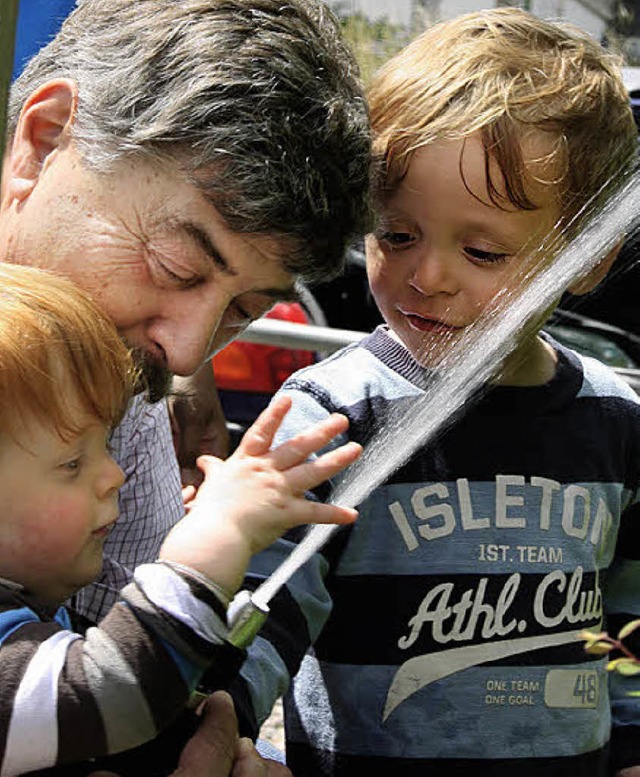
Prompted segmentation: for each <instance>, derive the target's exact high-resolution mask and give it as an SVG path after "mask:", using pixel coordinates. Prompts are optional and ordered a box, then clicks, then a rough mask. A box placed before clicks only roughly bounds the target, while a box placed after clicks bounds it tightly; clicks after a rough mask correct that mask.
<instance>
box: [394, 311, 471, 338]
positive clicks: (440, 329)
mask: <svg viewBox="0 0 640 777" xmlns="http://www.w3.org/2000/svg"><path fill="white" fill-rule="evenodd" d="M404 316H405V318H406V319H407V321H408V322H409V325H410V326H411V327H412V328H413V329H417V330H418V331H419V332H437V333H446V332H459V331H461V330H462V329H463V327H461V326H453V325H451V324H447V323H445V322H444V321H440V319H438V318H428V317H426V316H420V315H418V314H417V313H410V312H405V313H404Z"/></svg>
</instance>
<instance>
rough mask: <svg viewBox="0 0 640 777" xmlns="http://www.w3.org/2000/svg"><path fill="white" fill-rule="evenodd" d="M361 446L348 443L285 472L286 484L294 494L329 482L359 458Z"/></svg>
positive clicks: (355, 443)
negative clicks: (326, 481)
mask: <svg viewBox="0 0 640 777" xmlns="http://www.w3.org/2000/svg"><path fill="white" fill-rule="evenodd" d="M361 453H362V445H360V444H359V443H357V442H348V443H346V444H345V445H341V446H340V447H339V448H336V449H335V450H332V451H329V452H328V453H323V454H322V456H318V458H317V459H313V460H312V461H305V462H304V463H303V464H299V465H298V466H297V467H292V468H291V469H290V470H288V471H287V472H286V475H285V477H286V479H287V484H288V485H289V487H290V488H291V490H292V491H293V492H294V493H304V492H305V491H309V489H311V488H315V487H316V486H319V485H320V483H324V481H325V480H329V478H332V477H333V476H334V475H337V474H338V472H340V471H341V470H343V469H344V468H345V467H348V466H349V465H350V464H353V462H354V461H355V460H356V459H357V458H359V457H360V454H361Z"/></svg>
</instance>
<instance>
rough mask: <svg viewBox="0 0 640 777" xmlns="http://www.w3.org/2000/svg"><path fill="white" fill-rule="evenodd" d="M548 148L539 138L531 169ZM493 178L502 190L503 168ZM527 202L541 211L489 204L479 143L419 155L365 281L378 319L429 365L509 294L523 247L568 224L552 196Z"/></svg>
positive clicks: (457, 143)
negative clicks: (562, 221)
mask: <svg viewBox="0 0 640 777" xmlns="http://www.w3.org/2000/svg"><path fill="white" fill-rule="evenodd" d="M536 140H537V142H535V141H536ZM463 145H464V154H463V155H462V157H461V153H462V151H463ZM543 145H544V144H543V141H542V139H541V138H538V139H536V138H535V137H534V138H532V140H531V141H530V143H529V144H528V145H527V146H526V147H525V148H524V149H523V153H524V157H525V161H526V160H531V166H532V168H533V167H534V163H533V160H534V159H540V158H541V157H542V156H543V154H544V152H545V148H544V147H542V146H543ZM547 150H548V149H547ZM532 172H536V171H535V170H534V169H532ZM539 172H541V173H542V172H543V171H539ZM544 172H545V173H546V175H547V176H549V171H544ZM463 176H464V180H463ZM492 179H493V181H494V182H495V183H497V182H499V181H501V178H500V176H499V173H498V170H497V169H496V170H492ZM498 188H499V187H498ZM527 194H528V195H529V197H530V198H531V199H532V200H533V201H534V202H535V203H536V204H537V205H539V208H538V209H536V210H529V211H525V210H516V209H515V207H514V206H511V205H509V210H508V211H506V210H501V209H499V208H497V207H496V206H495V205H493V204H492V203H491V201H490V200H489V196H488V193H487V182H486V175H485V157H484V150H483V148H482V144H481V141H480V139H479V137H476V136H472V137H471V138H468V139H467V140H466V142H463V141H462V140H451V141H441V142H438V143H434V144H432V145H429V146H426V147H423V148H422V149H420V150H419V151H417V152H416V153H415V154H414V156H413V158H412V161H411V164H410V166H409V169H408V172H407V175H406V176H405V178H404V180H403V181H402V183H401V185H400V187H399V188H398V190H397V191H396V192H395V193H394V195H393V196H392V197H391V199H390V200H389V201H388V203H387V204H386V206H385V209H384V212H383V213H382V216H381V220H380V228H379V229H378V231H377V232H376V234H375V235H371V236H369V237H368V239H367V272H368V275H369V282H370V284H371V289H372V292H373V296H374V297H375V300H376V302H377V304H378V307H379V308H380V312H381V313H382V315H383V316H384V318H385V320H386V321H387V323H388V324H389V326H390V328H391V329H392V330H393V332H394V333H395V335H396V336H397V337H399V338H400V339H401V340H402V342H403V343H404V344H405V346H406V347H407V348H408V349H409V351H410V352H411V353H412V355H413V356H414V358H416V359H417V360H418V361H419V362H421V363H422V364H423V365H425V366H429V365H433V364H435V363H436V362H437V361H438V359H439V358H440V357H441V356H442V355H443V353H444V352H446V351H447V350H448V349H450V347H451V346H452V345H453V344H454V343H455V341H456V339H458V338H459V337H460V336H461V334H462V333H463V332H464V330H465V328H466V327H468V326H469V325H471V324H473V322H474V321H475V320H476V319H477V318H478V317H479V316H480V315H481V313H482V312H483V310H484V309H485V308H486V307H487V305H488V304H489V303H490V302H491V300H492V299H493V298H494V296H495V295H496V293H497V292H498V291H500V290H501V289H503V288H505V287H507V286H508V285H509V280H510V279H512V278H513V276H514V275H515V274H516V273H517V271H518V269H519V268H520V269H521V265H522V263H523V262H524V261H525V259H524V257H525V256H526V250H524V249H525V247H526V246H531V248H534V247H536V246H537V245H539V243H540V242H541V240H542V239H543V238H544V237H545V236H546V235H547V234H549V233H550V232H551V231H552V229H553V227H554V225H555V223H556V222H557V220H558V218H559V216H560V206H559V203H558V202H557V200H556V199H555V197H554V194H555V189H554V187H553V186H550V185H547V186H543V185H542V184H534V183H533V182H532V184H531V186H530V187H529V188H528V190H527ZM474 195H475V196H474Z"/></svg>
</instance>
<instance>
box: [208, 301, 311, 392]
mask: <svg viewBox="0 0 640 777" xmlns="http://www.w3.org/2000/svg"><path fill="white" fill-rule="evenodd" d="M266 318H277V319H279V320H281V321H292V322H294V323H297V324H308V323H309V319H308V318H307V315H306V313H305V312H304V310H303V308H302V307H301V305H299V304H298V303H297V302H279V303H278V304H277V305H275V306H274V307H273V308H272V309H271V310H270V311H269V312H268V313H267V314H266ZM314 361H315V355H314V352H313V351H301V350H294V349H292V348H279V347H276V346H272V345H259V344H258V343H246V342H243V341H242V340H235V341H234V342H232V343H229V345H227V346H226V348H223V349H222V350H221V351H220V353H217V354H216V355H215V356H214V357H213V360H212V364H213V372H214V374H215V376H216V386H217V387H218V389H221V390H222V391H248V392H254V393H263V394H264V393H266V394H273V393H275V392H276V391H277V390H278V389H279V388H280V386H281V385H282V384H283V383H284V381H285V380H286V379H287V378H288V377H289V375H291V374H292V373H294V372H295V371H296V370H299V369H300V368H301V367H307V366H309V365H310V364H313V362H314Z"/></svg>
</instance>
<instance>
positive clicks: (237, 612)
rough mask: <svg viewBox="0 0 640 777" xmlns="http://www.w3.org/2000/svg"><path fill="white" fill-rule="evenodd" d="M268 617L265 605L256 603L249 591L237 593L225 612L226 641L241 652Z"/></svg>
mask: <svg viewBox="0 0 640 777" xmlns="http://www.w3.org/2000/svg"><path fill="white" fill-rule="evenodd" d="M268 615H269V608H268V607H267V605H266V604H264V605H260V604H259V603H257V602H256V600H255V598H254V597H253V596H252V594H251V591H239V592H238V593H237V594H236V595H235V597H234V599H233V601H232V602H231V604H230V605H229V609H228V611H227V620H228V622H229V636H228V637H227V640H228V641H229V642H230V643H231V644H232V645H235V647H237V648H240V649H241V650H244V649H245V648H247V647H249V645H250V644H251V643H252V642H253V640H254V638H255V636H256V634H257V633H258V632H259V631H260V629H261V628H262V624H263V623H264V622H265V621H266V619H267V616H268Z"/></svg>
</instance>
